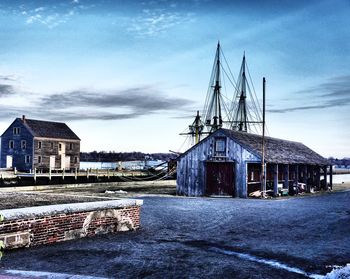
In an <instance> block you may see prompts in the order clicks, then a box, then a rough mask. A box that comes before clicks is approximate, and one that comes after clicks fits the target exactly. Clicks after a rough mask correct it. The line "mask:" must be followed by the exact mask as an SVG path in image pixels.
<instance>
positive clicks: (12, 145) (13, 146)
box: [9, 140, 15, 149]
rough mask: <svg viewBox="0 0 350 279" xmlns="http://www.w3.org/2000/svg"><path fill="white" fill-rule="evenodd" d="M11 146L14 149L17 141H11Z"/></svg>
mask: <svg viewBox="0 0 350 279" xmlns="http://www.w3.org/2000/svg"><path fill="white" fill-rule="evenodd" d="M9 148H10V149H14V148H15V141H13V140H10V141H9Z"/></svg>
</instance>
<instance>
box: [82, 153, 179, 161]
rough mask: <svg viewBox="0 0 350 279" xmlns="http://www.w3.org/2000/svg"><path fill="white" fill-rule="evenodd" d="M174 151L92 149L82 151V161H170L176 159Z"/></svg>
mask: <svg viewBox="0 0 350 279" xmlns="http://www.w3.org/2000/svg"><path fill="white" fill-rule="evenodd" d="M175 158H176V154H173V153H143V152H114V151H109V152H106V151H99V152H97V151H92V152H80V161H81V162H119V161H142V160H145V159H147V160H162V161H169V160H170V159H175Z"/></svg>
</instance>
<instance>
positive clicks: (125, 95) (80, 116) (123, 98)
mask: <svg viewBox="0 0 350 279" xmlns="http://www.w3.org/2000/svg"><path fill="white" fill-rule="evenodd" d="M0 89H1V87H0ZM192 103H193V102H192V101H190V100H187V99H182V98H174V97H169V96H166V95H165V94H164V93H163V92H161V91H159V90H157V89H155V88H154V87H152V86H144V87H135V88H128V89H123V90H111V91H109V92H100V91H92V90H75V91H70V92H63V93H57V94H52V95H49V96H44V97H42V98H40V99H37V100H36V102H35V105H34V106H33V105H32V106H30V107H25V106H24V107H23V106H21V107H10V108H8V109H6V108H5V107H4V108H2V110H1V114H0V116H1V115H2V114H3V115H4V116H5V115H6V117H9V116H11V117H13V116H15V115H21V114H28V113H27V111H28V110H30V111H31V115H32V116H31V117H37V118H47V116H48V115H50V119H53V120H60V121H65V120H88V119H90V120H91V119H95V120H119V119H133V118H137V117H141V116H145V115H151V114H159V113H162V114H163V113H164V112H166V113H175V112H179V111H181V110H183V109H186V108H187V107H188V106H190V105H191V104H192ZM33 112H34V113H33Z"/></svg>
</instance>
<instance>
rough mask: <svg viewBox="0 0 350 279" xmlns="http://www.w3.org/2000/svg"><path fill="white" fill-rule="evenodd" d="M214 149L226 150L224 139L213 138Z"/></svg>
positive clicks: (218, 150) (217, 150)
mask: <svg viewBox="0 0 350 279" xmlns="http://www.w3.org/2000/svg"><path fill="white" fill-rule="evenodd" d="M215 151H216V152H226V141H225V139H216V140H215Z"/></svg>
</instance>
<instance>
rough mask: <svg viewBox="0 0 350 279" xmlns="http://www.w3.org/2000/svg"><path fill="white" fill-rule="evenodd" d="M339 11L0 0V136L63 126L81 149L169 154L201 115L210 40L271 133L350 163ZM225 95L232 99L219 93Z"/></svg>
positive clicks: (343, 13)
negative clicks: (47, 124) (259, 103)
mask: <svg viewBox="0 0 350 279" xmlns="http://www.w3.org/2000/svg"><path fill="white" fill-rule="evenodd" d="M349 14H350V2H349V1H341V0H339V1H337V0H335V1H210V0H192V1H167V0H163V1H147V0H145V1H109V0H105V1H90V0H75V1H74V0H73V1H72V0H67V1H66V0H64V1H53V0H52V1H29V0H26V1H24V0H23V1H16V0H11V1H0V29H1V30H0V129H1V130H5V128H6V127H7V126H8V125H9V123H10V122H11V121H12V120H13V119H14V118H15V117H20V116H21V115H22V114H25V115H26V116H27V117H28V118H35V119H47V120H56V121H64V122H67V124H68V125H69V126H71V127H72V129H73V130H74V131H75V132H76V133H77V134H78V135H79V137H80V138H81V139H82V150H83V151H92V150H106V151H109V150H116V151H134V150H137V151H144V152H167V151H168V150H169V149H171V150H179V148H180V147H181V145H182V143H183V141H184V138H183V137H181V136H179V135H178V134H179V133H180V132H183V131H184V130H185V129H186V127H187V126H188V125H189V124H190V123H191V122H192V120H193V119H192V118H188V117H189V116H192V115H193V116H194V114H195V112H196V110H202V108H203V105H204V101H205V96H206V91H207V87H208V82H209V78H210V71H211V67H212V63H213V59H214V54H215V48H216V43H217V40H218V39H219V40H220V42H221V45H222V48H223V51H224V53H225V56H226V58H227V60H228V62H229V64H230V68H231V70H232V71H233V73H234V75H237V74H238V71H239V67H240V63H241V59H242V55H243V52H244V51H245V52H246V57H247V62H248V65H249V69H250V73H251V75H252V79H253V82H254V85H255V88H256V91H257V93H258V94H261V90H262V89H261V87H262V86H261V83H262V82H261V80H262V77H263V76H265V77H266V79H267V110H268V113H267V126H268V129H269V135H270V136H274V137H280V138H284V139H290V140H296V141H301V142H303V143H305V144H306V145H308V146H309V147H311V148H312V149H314V150H315V151H317V152H319V153H320V154H321V155H323V156H326V157H328V156H335V157H343V156H348V157H350V145H349V138H350V128H349V122H350V113H349V109H350V70H349V65H350V55H349V54H350V31H349V30H350V29H349V26H350V17H349ZM225 94H227V96H228V97H231V95H232V94H233V92H232V94H231V93H230V92H229V91H228V92H225Z"/></svg>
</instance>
